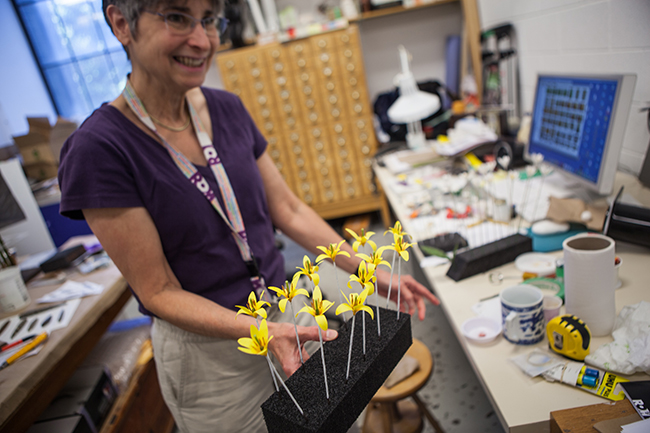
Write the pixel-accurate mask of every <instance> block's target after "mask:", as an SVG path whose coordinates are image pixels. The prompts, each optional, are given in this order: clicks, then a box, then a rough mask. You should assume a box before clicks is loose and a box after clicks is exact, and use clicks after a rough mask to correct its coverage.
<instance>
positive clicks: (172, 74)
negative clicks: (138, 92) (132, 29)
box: [129, 0, 219, 92]
mask: <svg viewBox="0 0 650 433" xmlns="http://www.w3.org/2000/svg"><path fill="white" fill-rule="evenodd" d="M150 12H153V13H150ZM170 12H181V13H184V14H187V15H191V16H192V17H194V18H196V19H199V20H200V19H203V18H208V17H215V16H216V14H217V11H215V10H213V9H212V5H211V3H210V2H209V1H207V0H186V1H182V0H181V1H178V2H175V3H172V4H171V5H169V6H160V7H159V8H157V9H156V10H151V11H146V12H142V14H141V16H140V18H139V20H138V27H137V29H138V30H137V35H136V39H135V40H133V39H132V40H131V43H130V44H129V54H130V56H131V64H132V66H133V71H134V72H135V73H136V74H137V73H138V71H142V72H145V73H146V76H147V77H148V78H149V79H153V80H155V81H156V82H157V84H162V85H165V86H169V87H171V88H177V89H178V90H179V91H182V92H186V91H187V90H190V89H192V88H195V87H197V86H200V85H201V84H203V81H204V80H205V75H206V73H207V71H208V68H209V67H210V64H211V62H212V58H213V56H214V53H215V51H216V50H217V47H218V46H219V36H218V34H217V33H216V32H214V31H212V32H207V33H206V30H205V29H204V28H203V26H202V25H201V23H196V25H195V26H194V28H193V29H191V30H188V31H187V32H186V33H187V34H184V33H185V32H182V31H179V30H177V29H176V30H174V28H173V27H172V23H171V22H169V25H168V24H166V23H165V20H164V18H163V17H162V16H160V15H158V14H157V13H159V14H162V15H165V14H168V13H170ZM168 17H169V16H168ZM175 17H176V18H178V15H176V16H175ZM175 17H174V16H172V17H171V18H175ZM169 87H168V88H169Z"/></svg>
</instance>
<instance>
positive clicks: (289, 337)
mask: <svg viewBox="0 0 650 433" xmlns="http://www.w3.org/2000/svg"><path fill="white" fill-rule="evenodd" d="M321 332H322V334H323V342H325V341H331V340H335V339H336V337H338V335H339V334H338V332H336V331H334V330H333V329H329V330H327V331H321ZM269 334H270V335H273V339H272V340H271V341H270V342H269V349H270V350H271V352H273V355H274V356H275V357H276V358H277V359H278V360H279V361H280V364H281V365H282V370H284V373H285V374H286V375H287V377H289V376H291V375H292V374H293V373H295V371H296V370H298V368H300V366H301V365H302V364H301V363H300V355H299V353H298V343H297V342H296V333H295V331H294V327H293V324H291V323H275V322H269ZM298 337H300V350H301V351H302V356H303V360H304V361H307V360H308V359H309V355H308V354H307V351H306V350H305V348H304V344H305V342H306V341H319V338H318V326H298Z"/></svg>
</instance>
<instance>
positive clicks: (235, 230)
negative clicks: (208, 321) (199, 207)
mask: <svg viewBox="0 0 650 433" xmlns="http://www.w3.org/2000/svg"><path fill="white" fill-rule="evenodd" d="M122 96H124V99H125V100H126V103H127V104H128V105H129V107H130V108H131V110H133V112H134V113H135V115H136V116H138V118H139V119H140V121H141V122H142V123H144V124H145V125H147V127H148V128H149V129H151V131H153V133H154V134H156V136H158V138H159V139H160V141H162V143H163V146H165V149H167V152H168V153H169V156H171V158H172V160H173V161H174V163H175V164H176V166H177V167H178V168H179V169H180V171H181V172H183V174H184V175H185V177H186V178H187V179H188V180H189V181H190V182H192V184H193V185H195V186H196V188H197V189H198V190H199V191H201V193H202V194H203V196H204V197H205V198H206V199H207V200H208V201H209V202H210V204H211V205H212V207H213V208H214V209H215V210H216V211H217V213H218V214H219V215H220V216H221V218H222V219H223V221H224V222H225V223H226V225H227V226H228V227H229V228H230V231H231V232H232V235H233V237H234V238H235V242H236V244H237V248H238V249H239V253H240V254H241V257H242V259H243V260H244V263H245V264H246V268H247V269H248V273H249V275H250V280H251V283H252V285H253V288H254V289H255V291H257V292H258V295H259V294H260V291H261V290H263V289H264V287H265V283H264V278H263V277H262V275H261V274H260V271H259V268H258V267H257V261H256V260H255V257H254V256H253V252H252V251H251V249H250V246H249V245H248V239H247V237H246V229H245V227H244V220H243V219H242V216H241V212H240V211H239V205H238V204H237V198H236V197H235V192H234V191H233V190H232V186H231V185H230V179H228V174H226V170H225V169H224V167H223V164H222V163H221V159H220V158H219V155H218V154H217V150H216V149H215V148H214V146H213V145H212V140H211V139H210V136H209V135H208V133H207V132H206V129H205V127H204V126H203V123H202V122H201V119H200V118H199V115H198V114H197V112H196V111H195V110H194V107H193V106H192V104H190V101H189V100H186V103H187V106H188V108H189V112H190V117H191V118H192V124H193V125H194V131H195V132H196V136H197V138H198V140H199V144H200V145H201V149H202V150H203V155H204V156H205V159H206V160H207V161H208V165H209V166H210V169H211V170H212V173H213V174H214V177H215V179H216V180H217V184H218V185H219V190H220V192H221V197H222V198H223V202H224V204H225V206H226V212H225V213H224V210H223V209H222V208H221V204H220V203H219V201H218V200H217V197H216V195H215V194H214V192H213V191H212V189H210V186H209V185H208V182H207V181H206V180H205V178H204V177H203V176H202V175H201V173H199V172H198V170H197V169H196V167H194V164H192V163H191V162H190V161H189V160H188V159H187V158H186V157H185V155H183V154H182V153H180V152H177V151H176V149H174V148H173V147H171V146H170V145H169V143H167V141H166V140H165V139H164V138H163V137H162V135H160V133H159V132H158V130H157V129H156V126H155V125H154V123H153V121H152V120H151V117H149V114H148V113H147V110H146V109H145V108H144V105H143V104H142V101H140V98H138V95H136V94H135V91H134V90H133V87H132V86H131V82H130V81H129V80H127V82H126V87H125V88H124V91H123V92H122ZM226 214H227V215H226Z"/></svg>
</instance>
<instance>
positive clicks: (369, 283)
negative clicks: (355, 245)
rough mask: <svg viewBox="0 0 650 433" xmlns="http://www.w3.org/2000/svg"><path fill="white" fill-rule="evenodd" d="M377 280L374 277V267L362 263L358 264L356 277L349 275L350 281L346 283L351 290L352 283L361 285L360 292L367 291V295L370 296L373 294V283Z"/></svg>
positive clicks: (370, 264)
mask: <svg viewBox="0 0 650 433" xmlns="http://www.w3.org/2000/svg"><path fill="white" fill-rule="evenodd" d="M376 279H377V277H375V265H373V264H372V263H366V262H364V261H362V262H361V263H359V269H358V270H357V275H350V281H348V287H349V288H350V289H351V288H352V281H356V282H357V283H359V284H361V287H362V288H363V289H362V290H368V294H369V295H372V294H373V293H375V286H374V284H373V283H374V282H375V280H376Z"/></svg>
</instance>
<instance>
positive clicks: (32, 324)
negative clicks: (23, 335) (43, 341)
mask: <svg viewBox="0 0 650 433" xmlns="http://www.w3.org/2000/svg"><path fill="white" fill-rule="evenodd" d="M37 323H38V319H34V320H33V321H32V323H30V324H29V327H28V328H27V331H31V330H32V329H34V326H36V324H37Z"/></svg>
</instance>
